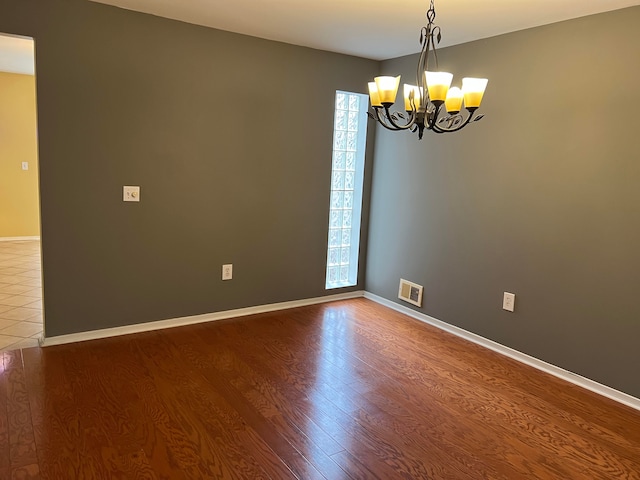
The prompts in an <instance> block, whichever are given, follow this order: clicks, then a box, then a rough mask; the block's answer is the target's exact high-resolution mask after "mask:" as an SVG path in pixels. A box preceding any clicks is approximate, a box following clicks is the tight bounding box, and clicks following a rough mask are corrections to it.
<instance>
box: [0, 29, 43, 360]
mask: <svg viewBox="0 0 640 480" xmlns="http://www.w3.org/2000/svg"><path fill="white" fill-rule="evenodd" d="M0 132H1V135H2V138H1V139H0V351H2V350H14V349H17V348H26V347H34V346H37V345H38V340H39V338H40V337H41V336H42V333H43V313H42V266H41V265H42V263H41V246H40V207H39V179H38V177H39V175H38V153H37V128H36V88H35V56H34V41H33V39H32V38H25V37H18V36H13V35H5V34H0Z"/></svg>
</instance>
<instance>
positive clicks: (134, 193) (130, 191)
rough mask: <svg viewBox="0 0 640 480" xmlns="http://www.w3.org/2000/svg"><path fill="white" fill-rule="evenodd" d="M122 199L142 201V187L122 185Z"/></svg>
mask: <svg viewBox="0 0 640 480" xmlns="http://www.w3.org/2000/svg"><path fill="white" fill-rule="evenodd" d="M122 201H124V202H139V201H140V187H134V186H127V185H125V186H124V187H122Z"/></svg>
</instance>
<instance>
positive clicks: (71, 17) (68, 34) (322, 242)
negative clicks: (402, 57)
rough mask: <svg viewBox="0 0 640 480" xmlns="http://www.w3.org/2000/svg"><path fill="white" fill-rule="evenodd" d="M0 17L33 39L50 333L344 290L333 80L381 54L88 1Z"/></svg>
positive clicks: (9, 6)
mask: <svg viewBox="0 0 640 480" xmlns="http://www.w3.org/2000/svg"><path fill="white" fill-rule="evenodd" d="M0 32H4V33H11V34H20V35H26V36H32V37H34V38H35V41H36V76H37V96H38V127H39V159H40V167H41V176H40V184H41V194H42V195H41V203H42V240H43V243H42V245H43V263H44V307H45V315H46V322H45V328H46V335H47V337H52V336H56V335H61V334H69V333H74V332H81V331H87V330H94V329H100V328H107V327H115V326H121V325H126V324H133V323H141V322H146V321H154V320H161V319H166V318H173V317H180V316H187V315H195V314H201V313H207V312H216V311H222V310H227V309H233V308H240V307H248V306H253V305H260V304H266V303H273V302H281V301H288V300H295V299H303V298H310V297H316V296H322V295H327V294H332V293H337V292H336V291H329V292H327V291H325V289H324V277H325V261H326V245H327V224H328V215H329V211H328V206H329V188H330V170H331V146H332V129H333V102H334V96H335V91H336V89H343V90H350V91H360V92H363V91H364V90H365V89H366V79H367V78H370V77H373V76H374V75H375V74H376V73H377V71H378V68H379V63H378V62H374V61H370V60H363V59H358V58H355V57H349V56H344V55H338V54H332V53H327V52H321V51H317V50H312V49H307V48H301V47H295V46H291V45H286V44H282V43H276V42H270V41H265V40H259V39H255V38H251V37H246V36H241V35H236V34H231V33H226V32H221V31H216V30H212V29H207V28H202V27H197V26H194V25H189V24H185V23H180V22H175V21H171V20H166V19H161V18H158V17H153V16H150V15H144V14H139V13H134V12H130V11H126V10H121V9H117V8H113V7H109V6H105V5H101V4H96V3H93V2H89V1H86V0H3V1H2V3H0ZM374 131H375V129H372V132H371V137H370V138H371V139H373V138H374V137H373V132H374ZM371 145H373V142H371ZM372 151H373V147H371V148H370V151H369V155H368V158H367V161H368V164H369V165H371V163H372V162H371V153H372ZM367 178H368V179H370V175H368V176H367ZM365 181H366V182H367V181H369V183H370V180H365ZM123 185H140V186H141V198H142V202H141V203H139V204H130V203H126V204H125V203H123V202H122V186H123ZM368 191H369V187H368V186H367V188H366V192H365V198H367V197H368ZM364 212H365V214H364V218H365V222H364V223H363V230H364V234H363V235H362V239H363V248H362V250H361V254H362V258H363V259H364V256H365V255H366V240H367V238H366V231H367V228H368V226H367V223H366V218H367V215H368V213H367V212H368V202H367V203H366V204H365V208H364ZM223 263H233V265H234V279H233V280H232V281H230V282H222V281H221V279H220V276H221V265H222V264H223ZM360 277H361V279H364V262H362V268H361V276H360ZM363 286H364V281H363V280H361V281H360V282H359V283H358V285H357V286H355V287H354V288H352V289H351V290H355V289H362V288H363ZM346 290H347V291H348V290H349V289H346ZM341 291H345V290H341Z"/></svg>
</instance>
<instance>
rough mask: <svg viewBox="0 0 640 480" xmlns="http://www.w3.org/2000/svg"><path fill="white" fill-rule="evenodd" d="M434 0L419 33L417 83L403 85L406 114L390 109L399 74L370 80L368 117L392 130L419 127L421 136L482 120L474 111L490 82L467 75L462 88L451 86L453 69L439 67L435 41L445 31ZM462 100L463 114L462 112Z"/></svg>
mask: <svg viewBox="0 0 640 480" xmlns="http://www.w3.org/2000/svg"><path fill="white" fill-rule="evenodd" d="M433 2H434V0H431V6H430V8H429V10H427V21H428V23H427V26H426V27H422V31H421V33H420V43H421V45H422V51H421V52H420V57H419V59H418V67H417V73H416V83H417V85H407V84H405V85H404V105H405V111H406V114H405V113H403V112H392V111H391V107H392V106H393V104H394V103H395V101H396V95H397V93H398V87H399V85H400V76H397V77H376V78H375V79H374V80H375V81H373V82H369V99H370V101H371V106H372V107H373V112H374V113H371V112H367V114H368V115H369V117H370V118H373V119H374V120H377V121H378V122H379V123H380V124H381V125H382V126H383V127H385V128H387V129H389V130H395V131H397V130H410V131H411V132H416V131H417V132H418V138H419V139H422V135H423V134H424V131H425V129H426V130H430V131H432V132H435V133H450V132H457V131H458V130H462V129H463V128H464V127H466V126H467V125H469V123H470V122H472V121H474V122H476V121H478V120H480V119H481V118H482V117H483V116H484V115H475V112H476V110H478V108H479V107H480V102H482V96H483V95H484V91H485V88H486V87H487V82H488V80H487V79H486V78H470V77H466V78H463V79H462V89H460V88H458V87H451V81H452V80H453V75H452V74H451V73H448V72H439V71H437V70H438V54H437V52H436V42H437V43H440V40H441V38H442V33H441V31H440V27H439V26H437V25H434V23H433V22H434V20H435V19H436V11H435V8H434V5H433ZM430 54H432V55H433V58H434V60H435V71H431V70H429V56H430ZM463 101H464V108H465V110H466V112H465V113H464V114H463V113H461V110H462V104H463ZM443 106H444V108H443Z"/></svg>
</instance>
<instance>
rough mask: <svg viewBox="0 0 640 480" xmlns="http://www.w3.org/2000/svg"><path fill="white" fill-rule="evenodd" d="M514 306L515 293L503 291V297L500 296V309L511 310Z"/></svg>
mask: <svg viewBox="0 0 640 480" xmlns="http://www.w3.org/2000/svg"><path fill="white" fill-rule="evenodd" d="M515 306H516V294H515V293H509V292H504V297H503V298H502V309H503V310H507V311H508V312H513V309H514V308H515Z"/></svg>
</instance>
